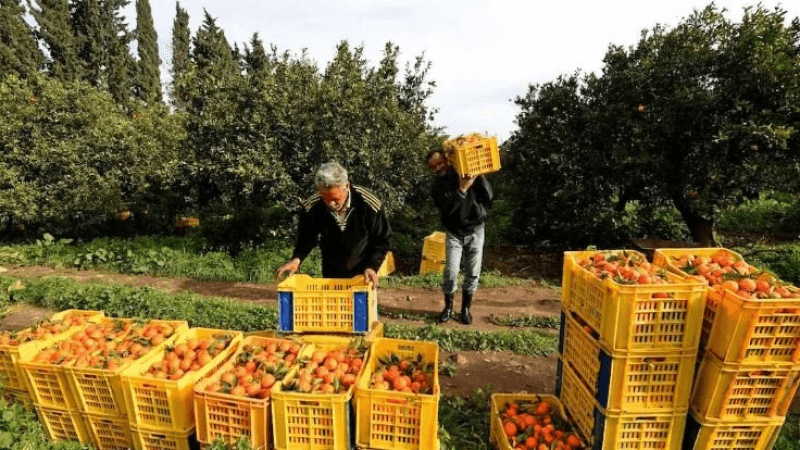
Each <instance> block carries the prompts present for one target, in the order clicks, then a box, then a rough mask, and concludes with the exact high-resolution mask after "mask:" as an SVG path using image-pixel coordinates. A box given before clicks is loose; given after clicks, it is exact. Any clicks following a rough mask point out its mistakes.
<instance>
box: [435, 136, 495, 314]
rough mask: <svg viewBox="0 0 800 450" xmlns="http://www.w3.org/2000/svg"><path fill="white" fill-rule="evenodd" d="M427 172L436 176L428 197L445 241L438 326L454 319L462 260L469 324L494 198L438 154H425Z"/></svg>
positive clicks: (484, 183) (486, 188) (464, 308)
mask: <svg viewBox="0 0 800 450" xmlns="http://www.w3.org/2000/svg"><path fill="white" fill-rule="evenodd" d="M425 160H426V162H427V163H428V168H429V169H430V170H431V172H433V174H434V175H435V176H436V177H435V178H434V179H433V181H432V182H431V196H432V197H433V202H434V204H436V207H437V208H438V209H439V212H440V214H441V218H442V226H444V229H445V231H447V233H446V238H445V267H444V274H443V276H442V291H444V310H443V311H442V314H441V315H440V316H439V321H440V322H447V321H448V320H450V318H451V317H452V316H453V294H455V292H456V281H457V279H458V271H459V268H460V267H461V263H462V257H463V263H464V264H463V266H464V283H463V284H462V286H461V322H462V323H464V324H467V325H469V324H470V323H472V315H471V314H470V311H469V309H470V307H471V306H472V296H473V295H474V294H475V290H476V289H477V288H478V280H479V278H480V275H481V263H482V260H483V242H484V223H485V222H486V210H487V208H488V207H489V206H490V205H491V203H492V199H493V197H494V194H493V192H492V187H491V185H490V184H489V182H488V181H487V180H486V178H485V177H483V176H477V177H473V176H470V175H464V176H462V175H460V174H458V172H456V170H455V169H454V168H453V166H452V164H451V163H450V161H449V159H448V158H447V155H446V154H445V153H444V152H443V151H441V150H434V151H432V152H430V153H428V155H427V157H426V158H425Z"/></svg>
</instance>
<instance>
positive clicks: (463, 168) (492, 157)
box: [444, 133, 500, 176]
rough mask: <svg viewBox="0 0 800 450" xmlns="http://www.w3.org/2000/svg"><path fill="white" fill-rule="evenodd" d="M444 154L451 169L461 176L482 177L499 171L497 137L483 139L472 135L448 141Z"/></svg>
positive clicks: (477, 135) (478, 135) (475, 134)
mask: <svg viewBox="0 0 800 450" xmlns="http://www.w3.org/2000/svg"><path fill="white" fill-rule="evenodd" d="M444 149H445V152H446V153H447V154H448V158H449V159H450V161H451V162H452V163H453V168H454V169H455V170H456V172H458V173H459V174H461V175H473V176H477V175H483V174H487V173H493V172H497V171H498V170H500V150H499V149H498V147H497V137H495V136H493V137H484V136H481V135H480V134H477V133H473V134H471V135H468V136H459V137H456V138H453V139H448V140H447V141H445V143H444Z"/></svg>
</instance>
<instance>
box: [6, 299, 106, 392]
mask: <svg viewBox="0 0 800 450" xmlns="http://www.w3.org/2000/svg"><path fill="white" fill-rule="evenodd" d="M103 317H104V314H103V312H102V311H82V310H78V309H68V310H66V311H61V312H59V313H56V314H53V315H52V316H51V317H50V318H49V319H47V320H46V321H44V322H42V323H41V324H39V325H37V326H34V327H30V328H26V329H24V330H21V331H17V332H15V333H11V334H9V333H8V332H4V333H2V335H1V336H0V376H2V378H3V387H4V388H11V389H19V390H22V389H24V390H27V389H28V384H27V381H26V377H25V374H24V373H23V371H22V369H21V368H20V367H19V363H20V362H23V361H30V360H31V359H32V358H33V357H34V356H36V354H37V353H39V351H41V350H42V349H44V348H46V347H48V346H50V345H52V344H53V343H55V342H58V341H59V340H62V339H66V338H68V337H69V336H71V335H73V334H75V333H77V332H78V331H80V330H81V329H83V328H85V327H86V323H87V322H92V323H94V322H97V321H99V320H100V319H102V318H103ZM78 323H80V325H77V324H78Z"/></svg>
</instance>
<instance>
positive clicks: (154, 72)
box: [136, 0, 161, 104]
mask: <svg viewBox="0 0 800 450" xmlns="http://www.w3.org/2000/svg"><path fill="white" fill-rule="evenodd" d="M136 39H137V52H138V54H139V73H138V77H137V83H136V95H137V96H138V97H139V98H141V99H142V100H144V101H145V102H146V103H149V104H153V103H161V72H160V69H159V66H160V65H161V59H160V58H159V57H158V34H156V29H155V26H154V25H153V14H152V12H151V10H150V0H136Z"/></svg>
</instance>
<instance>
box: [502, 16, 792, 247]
mask: <svg viewBox="0 0 800 450" xmlns="http://www.w3.org/2000/svg"><path fill="white" fill-rule="evenodd" d="M724 12H725V11H724V10H719V9H718V8H717V7H715V6H714V5H711V6H709V7H707V8H705V9H703V10H698V11H695V12H694V13H693V14H692V15H691V16H690V17H688V18H686V19H684V20H683V21H682V22H681V23H680V24H679V25H678V26H676V27H675V28H672V29H668V28H666V27H663V26H655V27H654V28H652V29H651V30H649V31H644V32H643V33H642V37H641V39H640V40H639V42H638V44H637V45H635V46H633V47H631V48H629V49H625V48H622V47H619V46H611V47H610V48H609V50H608V52H607V54H606V56H605V59H604V66H603V69H602V73H600V74H597V75H595V74H590V75H588V76H584V77H582V78H577V77H571V78H570V80H571V81H570V83H568V85H565V84H564V83H563V81H562V80H563V78H562V79H561V80H559V81H557V82H554V83H546V84H545V85H543V86H532V87H531V88H530V90H529V92H528V94H527V95H526V96H525V97H521V98H518V99H517V104H518V105H519V106H520V107H521V109H522V112H521V113H520V115H519V116H518V123H519V125H520V127H519V130H517V131H516V132H515V133H514V135H513V137H512V138H511V139H510V141H509V145H508V149H509V154H510V158H511V159H512V161H513V163H512V164H513V165H521V164H526V163H528V164H530V163H531V162H532V166H531V167H530V168H527V167H526V166H520V168H519V169H518V173H517V174H516V177H515V180H516V184H515V185H514V186H515V188H516V189H518V190H520V191H522V192H525V193H526V194H527V195H526V196H524V197H525V198H531V197H532V198H534V199H535V200H533V201H530V202H529V201H527V200H526V201H525V202H523V203H521V204H520V210H519V214H518V216H517V220H516V223H517V225H518V226H519V227H520V228H524V227H527V229H526V233H527V235H528V236H529V237H531V238H534V239H543V238H544V239H547V238H549V237H550V236H553V237H554V238H555V239H559V238H558V237H556V236H554V235H553V233H554V232H555V233H558V231H554V230H552V228H553V225H552V223H556V224H559V225H562V226H567V227H568V228H570V229H575V230H577V231H579V232H578V234H567V235H566V236H564V237H566V238H567V239H566V240H567V241H572V242H574V243H581V244H586V243H590V242H603V240H605V241H606V242H608V241H610V240H609V239H608V238H609V234H608V233H607V232H604V230H616V231H617V232H620V231H624V230H621V229H620V227H619V226H618V225H619V224H620V220H621V213H623V212H624V211H625V208H626V206H628V205H629V204H630V203H631V202H634V203H635V204H637V205H643V206H644V207H645V208H646V210H654V209H657V208H659V207H665V206H666V207H675V208H677V210H678V211H679V212H680V214H681V217H682V218H683V220H684V221H685V223H686V225H687V226H688V229H689V230H690V232H691V236H692V238H693V239H694V240H695V241H697V242H702V243H705V244H709V243H711V242H712V241H713V239H712V234H711V230H712V227H713V219H714V216H715V214H716V213H717V212H718V211H719V210H720V209H721V208H724V207H726V206H728V205H732V204H736V203H738V202H741V200H742V199H743V198H746V197H750V198H752V197H754V196H757V195H758V192H760V191H761V190H763V189H768V188H771V187H775V186H776V184H778V183H776V180H784V181H785V180H787V179H789V178H790V177H789V176H788V175H787V174H796V173H797V170H796V167H797V166H796V164H797V162H798V150H799V149H800V148H798V145H797V143H798V140H797V133H796V129H797V125H798V122H799V121H798V119H799V118H800V109H798V107H797V105H798V100H800V24H799V23H798V20H797V19H795V20H794V21H793V22H792V23H791V24H787V23H786V22H787V21H786V17H785V15H786V13H785V11H783V10H780V9H775V10H772V11H770V10H766V9H764V8H763V7H761V6H759V7H755V8H747V9H745V11H744V15H743V18H742V20H741V22H732V21H730V20H728V19H727V18H726V16H725V14H724ZM554 88H559V89H558V90H560V91H561V92H562V98H559V97H558V96H554V95H552V91H553V89H554ZM573 110H578V111H579V113H573ZM507 166H508V165H507ZM526 171H529V172H531V173H536V174H537V176H540V175H541V176H543V177H544V178H545V179H546V180H547V181H544V180H535V181H533V182H532V181H531V180H530V178H529V177H528V178H525V177H523V176H522V173H524V172H526ZM545 171H546V172H547V174H544V175H543V173H544V172H545ZM792 188H793V189H796V188H797V184H796V182H795V183H794V186H792ZM548 192H552V193H553V195H554V196H555V199H556V202H559V203H561V202H563V201H564V197H563V196H564V195H566V196H567V198H568V199H569V201H568V203H567V204H568V205H569V206H570V207H569V209H568V210H566V211H564V210H562V211H559V208H553V207H552V206H550V205H548V204H547V203H549V202H553V197H550V198H549V199H548V198H547V196H546V195H545V194H546V193H548ZM562 204H563V203H562ZM575 207H578V209H573V208H575ZM534 211H535V214H537V215H538V216H539V217H537V218H535V219H533V221H532V222H533V223H526V221H529V220H530V217H531V216H532V215H533V214H534ZM570 214H571V215H572V216H573V217H574V219H572V221H573V222H572V224H568V223H567V222H569V221H570V218H569V215H570ZM548 223H550V224H551V225H548ZM611 237H613V233H612V236H611ZM623 237H624V236H618V238H619V239H621V238H623ZM619 239H617V240H619ZM611 241H613V239H611Z"/></svg>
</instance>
